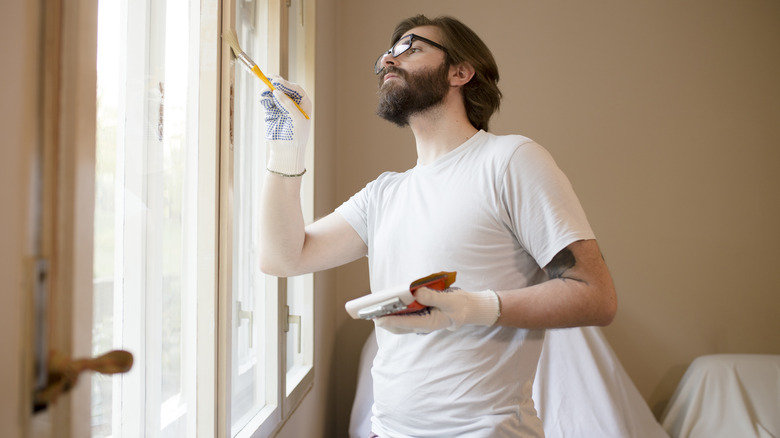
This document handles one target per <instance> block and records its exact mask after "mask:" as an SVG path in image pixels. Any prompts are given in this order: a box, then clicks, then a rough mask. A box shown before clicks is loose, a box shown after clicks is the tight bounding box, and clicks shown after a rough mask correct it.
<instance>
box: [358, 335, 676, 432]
mask: <svg viewBox="0 0 780 438" xmlns="http://www.w3.org/2000/svg"><path fill="white" fill-rule="evenodd" d="M376 348H377V347H376V340H375V338H374V334H373V333H372V334H371V335H370V336H369V337H368V339H367V340H366V343H365V345H364V347H363V351H362V352H361V356H360V367H359V369H358V385H357V391H356V393H355V401H354V404H353V406H352V417H351V421H350V427H349V434H350V435H349V436H350V437H352V438H366V437H367V436H368V434H369V432H370V430H371V404H372V403H373V391H372V388H371V370H370V368H371V362H372V360H373V358H374V355H375V354H376ZM533 397H534V401H535V404H536V407H537V410H538V412H539V417H540V418H541V419H542V423H543V424H544V432H545V435H546V436H547V437H548V438H578V437H582V438H593V437H600V438H634V437H635V438H668V435H667V433H666V431H664V429H663V428H662V427H661V425H660V424H659V423H658V422H657V421H656V420H655V417H653V414H652V412H651V411H650V408H649V407H648V406H647V403H646V402H645V401H644V399H643V398H642V396H641V395H640V394H639V391H638V390H637V389H636V387H635V386H634V384H633V382H631V379H630V378H629V377H628V375H627V374H626V372H625V370H624V369H623V367H622V365H621V364H620V361H619V360H618V359H617V356H615V353H614V352H613V351H612V348H611V347H610V346H609V344H608V343H607V341H606V339H605V338H604V335H603V334H602V332H601V330H600V329H598V328H596V327H583V328H574V329H562V330H548V331H547V335H546V337H545V343H544V349H543V350H542V356H541V358H540V360H539V368H538V370H537V374H536V381H535V382H534V388H533Z"/></svg>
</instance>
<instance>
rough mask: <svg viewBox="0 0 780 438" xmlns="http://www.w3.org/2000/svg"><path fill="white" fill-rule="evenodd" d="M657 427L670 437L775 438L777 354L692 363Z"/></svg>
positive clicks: (779, 412) (779, 395) (779, 415)
mask: <svg viewBox="0 0 780 438" xmlns="http://www.w3.org/2000/svg"><path fill="white" fill-rule="evenodd" d="M661 423H662V424H663V426H664V428H665V429H666V430H667V431H668V432H669V435H671V436H672V437H674V438H720V437H724V438H725V437H728V438H733V437H739V438H780V355H751V354H719V355H708V356H701V357H698V358H696V360H694V361H693V362H692V363H691V365H690V366H689V367H688V370H687V371H686V372H685V375H684V376H683V378H682V381H680V384H679V385H678V386H677V390H676V391H675V393H674V395H673V396H672V399H671V400H670V401H669V404H668V405H667V407H666V410H665V412H664V414H663V416H662V417H661Z"/></svg>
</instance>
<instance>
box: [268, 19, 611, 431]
mask: <svg viewBox="0 0 780 438" xmlns="http://www.w3.org/2000/svg"><path fill="white" fill-rule="evenodd" d="M392 44H393V46H392V48H391V49H390V50H388V51H387V52H386V53H384V54H383V55H382V56H380V58H379V59H378V60H377V63H376V66H375V73H377V74H378V75H379V79H380V81H379V82H380V83H379V93H378V94H379V99H380V102H379V107H378V114H379V115H380V116H382V117H383V118H386V119H387V120H389V121H391V122H393V123H396V124H398V125H399V126H409V127H410V128H411V130H412V132H413V133H414V136H415V140H416V147H417V155H418V163H417V165H416V166H415V167H414V168H412V169H410V170H408V171H406V172H404V173H394V172H387V173H384V174H382V175H380V176H379V177H378V178H377V179H376V180H375V181H373V182H371V183H369V184H368V185H367V186H366V187H365V188H364V189H363V190H361V191H360V192H358V193H357V194H355V195H354V196H353V197H352V198H351V199H350V200H348V201H347V202H345V203H344V204H342V205H341V206H340V207H339V208H337V209H336V211H335V212H334V213H331V214H330V215H328V216H326V217H324V218H322V219H320V220H318V221H316V222H315V223H313V224H311V225H309V226H307V227H305V228H304V224H303V219H302V216H301V213H300V199H299V191H300V179H301V178H300V177H299V176H300V175H302V174H303V172H305V169H304V168H303V160H302V157H303V155H302V150H303V145H305V142H306V137H307V135H308V133H307V130H308V124H307V123H306V122H305V119H304V118H303V116H302V115H301V114H300V112H299V111H297V110H296V108H295V107H294V106H293V105H292V103H291V100H290V99H289V98H287V96H285V95H283V94H281V92H280V91H278V90H277V91H275V92H274V93H273V99H271V95H270V94H268V93H267V94H266V98H265V99H264V105H265V106H266V108H267V109H268V114H267V121H268V126H269V136H270V137H271V138H273V137H274V135H276V134H274V133H273V132H272V131H274V132H276V131H281V130H280V129H276V130H275V128H274V127H275V126H276V127H278V126H286V131H287V133H286V134H285V135H284V136H286V137H287V138H288V139H289V140H285V141H271V142H270V147H271V156H270V159H269V170H270V172H269V173H268V175H267V176H266V180H265V185H264V189H263V199H262V203H263V205H262V209H261V211H262V212H263V213H262V218H261V233H262V242H263V243H262V246H263V247H262V249H261V260H262V261H261V268H262V269H263V270H264V271H265V272H267V273H269V274H274V275H279V276H291V275H298V274H301V273H306V272H312V271H318V270H322V269H328V268H331V267H334V266H339V265H341V264H344V263H347V262H350V261H352V260H355V259H358V258H360V257H364V256H368V258H369V270H370V278H371V289H372V290H374V291H377V290H382V289H384V288H387V287H389V286H393V285H396V284H399V283H403V282H411V281H412V280H414V279H417V278H420V277H424V276H426V275H429V274H432V273H435V272H440V271H456V272H457V281H456V283H455V286H458V287H459V288H458V289H448V290H446V291H434V290H430V289H421V290H419V291H418V292H417V293H416V295H415V296H416V299H417V301H418V302H419V303H421V304H423V305H426V306H430V310H428V311H425V312H421V313H420V314H413V315H404V316H386V317H381V318H378V319H377V320H376V325H377V327H378V329H377V331H376V336H377V342H378V346H379V351H378V354H377V356H376V359H375V360H374V365H373V369H372V374H373V381H374V400H375V402H374V407H373V417H372V431H371V433H372V435H371V436H379V437H382V438H389V437H456V436H457V437H539V436H543V434H544V432H543V429H542V425H541V421H540V420H539V419H538V417H537V416H536V411H535V410H534V407H533V402H532V401H531V388H532V382H533V378H534V375H535V369H536V364H537V361H538V358H539V354H540V352H541V347H542V341H543V338H544V330H543V329H545V328H555V327H573V326H585V325H606V324H609V323H610V322H611V321H612V319H613V317H614V315H615V312H616V295H615V290H614V286H613V283H612V279H611V276H610V274H609V272H608V270H607V267H606V265H605V263H604V260H603V259H602V257H601V253H600V251H599V248H598V245H597V244H596V241H595V240H594V235H593V232H592V231H591V229H590V226H589V225H588V222H587V219H586V217H585V214H584V212H583V211H582V208H581V206H580V203H579V201H578V200H577V198H576V196H575V194H574V192H573V190H572V188H571V186H570V184H569V182H568V180H567V179H566V177H565V176H564V175H563V174H562V173H561V171H560V170H559V169H558V168H557V166H556V165H555V163H554V162H553V160H552V158H551V157H550V155H549V154H548V153H547V152H546V151H545V150H544V149H542V148H541V147H540V146H539V145H537V144H536V143H534V142H533V141H531V140H530V139H527V138H525V137H521V136H495V135H492V134H490V133H488V132H486V130H487V125H488V120H489V118H490V116H491V115H492V114H493V112H495V110H496V109H497V108H498V104H499V101H500V97H501V94H500V91H498V88H497V86H496V84H497V82H498V71H497V67H496V63H495V61H494V60H493V57H492V55H491V54H490V51H489V50H488V49H487V47H485V45H484V43H483V42H482V41H481V40H480V39H479V37H478V36H477V35H476V34H474V32H472V31H471V29H469V28H468V27H466V26H465V25H463V24H462V23H460V22H459V21H457V20H455V19H452V18H448V17H439V18H436V19H433V20H431V19H428V18H427V17H424V16H417V17H413V18H410V19H407V20H405V21H403V22H401V23H400V24H399V25H398V27H397V28H396V30H395V32H394V33H393V37H392ZM280 84H281V85H282V86H283V87H285V88H287V89H288V91H290V94H291V95H292V96H293V97H294V98H296V99H299V100H300V101H301V102H302V104H303V105H305V108H306V107H310V104H309V103H308V101H307V100H306V99H305V95H304V94H303V92H302V90H300V89H299V88H297V87H296V86H295V85H293V84H288V83H284V82H283V81H280ZM278 136H281V135H277V137H278ZM542 267H543V268H542ZM420 334H424V335H420ZM367 433H368V431H367Z"/></svg>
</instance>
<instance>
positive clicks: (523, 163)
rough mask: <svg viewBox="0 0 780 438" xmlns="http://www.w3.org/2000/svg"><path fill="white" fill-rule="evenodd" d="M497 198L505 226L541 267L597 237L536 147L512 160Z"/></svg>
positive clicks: (560, 176) (556, 170) (527, 148)
mask: <svg viewBox="0 0 780 438" xmlns="http://www.w3.org/2000/svg"><path fill="white" fill-rule="evenodd" d="M501 196H502V202H503V203H504V205H505V208H506V213H507V216H506V218H505V220H506V222H507V226H509V227H511V229H512V230H513V232H514V234H515V236H516V237H517V239H518V241H519V242H520V244H521V245H522V246H523V247H524V248H525V249H526V251H528V253H529V254H531V256H532V257H533V258H534V259H535V260H536V263H538V264H539V266H540V267H544V266H546V265H547V264H548V263H549V262H550V260H552V258H553V257H554V256H555V255H556V254H557V253H558V252H559V251H561V250H562V249H563V248H565V247H566V246H568V245H569V244H571V243H573V242H576V241H578V240H586V239H593V238H595V236H594V234H593V231H592V230H591V227H590V224H589V223H588V219H587V217H586V216H585V211H584V210H583V208H582V205H581V204H580V201H579V199H578V198H577V195H576V194H575V193H574V189H573V188H572V186H571V183H570V182H569V179H568V178H567V177H566V175H564V173H563V172H562V171H561V170H560V168H558V166H557V165H556V164H555V161H554V160H553V158H552V156H551V155H550V154H549V152H547V150H545V149H544V148H542V147H541V146H539V145H538V144H536V143H533V142H531V143H525V144H523V145H521V146H519V147H518V148H517V150H516V151H515V152H514V154H513V155H512V157H511V159H510V161H509V164H508V166H507V169H506V172H505V174H504V181H503V190H502V194H501Z"/></svg>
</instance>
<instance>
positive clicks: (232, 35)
mask: <svg viewBox="0 0 780 438" xmlns="http://www.w3.org/2000/svg"><path fill="white" fill-rule="evenodd" d="M222 38H223V39H224V40H225V42H227V43H228V45H230V48H231V49H232V50H233V54H234V55H236V58H238V60H239V61H241V63H242V64H244V66H246V68H248V69H249V71H251V72H252V73H254V74H255V75H256V76H257V77H258V78H260V80H261V81H263V82H265V85H267V86H268V88H270V89H271V91H274V90H275V89H276V87H274V86H273V84H272V83H271V81H269V80H268V78H267V77H265V75H264V74H263V72H262V71H260V67H258V66H257V64H255V62H254V61H252V59H251V58H250V57H249V56H247V54H246V53H244V51H243V50H241V46H239V45H238V34H236V31H235V30H234V29H230V30H227V31H225V33H224V34H223V35H222ZM287 97H290V96H287ZM290 100H292V102H293V103H294V104H295V106H296V107H298V109H299V110H301V114H303V115H304V117H306V118H307V119H308V118H309V115H308V114H306V111H304V110H303V108H301V107H300V105H298V102H296V101H295V100H293V98H292V97H290Z"/></svg>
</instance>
